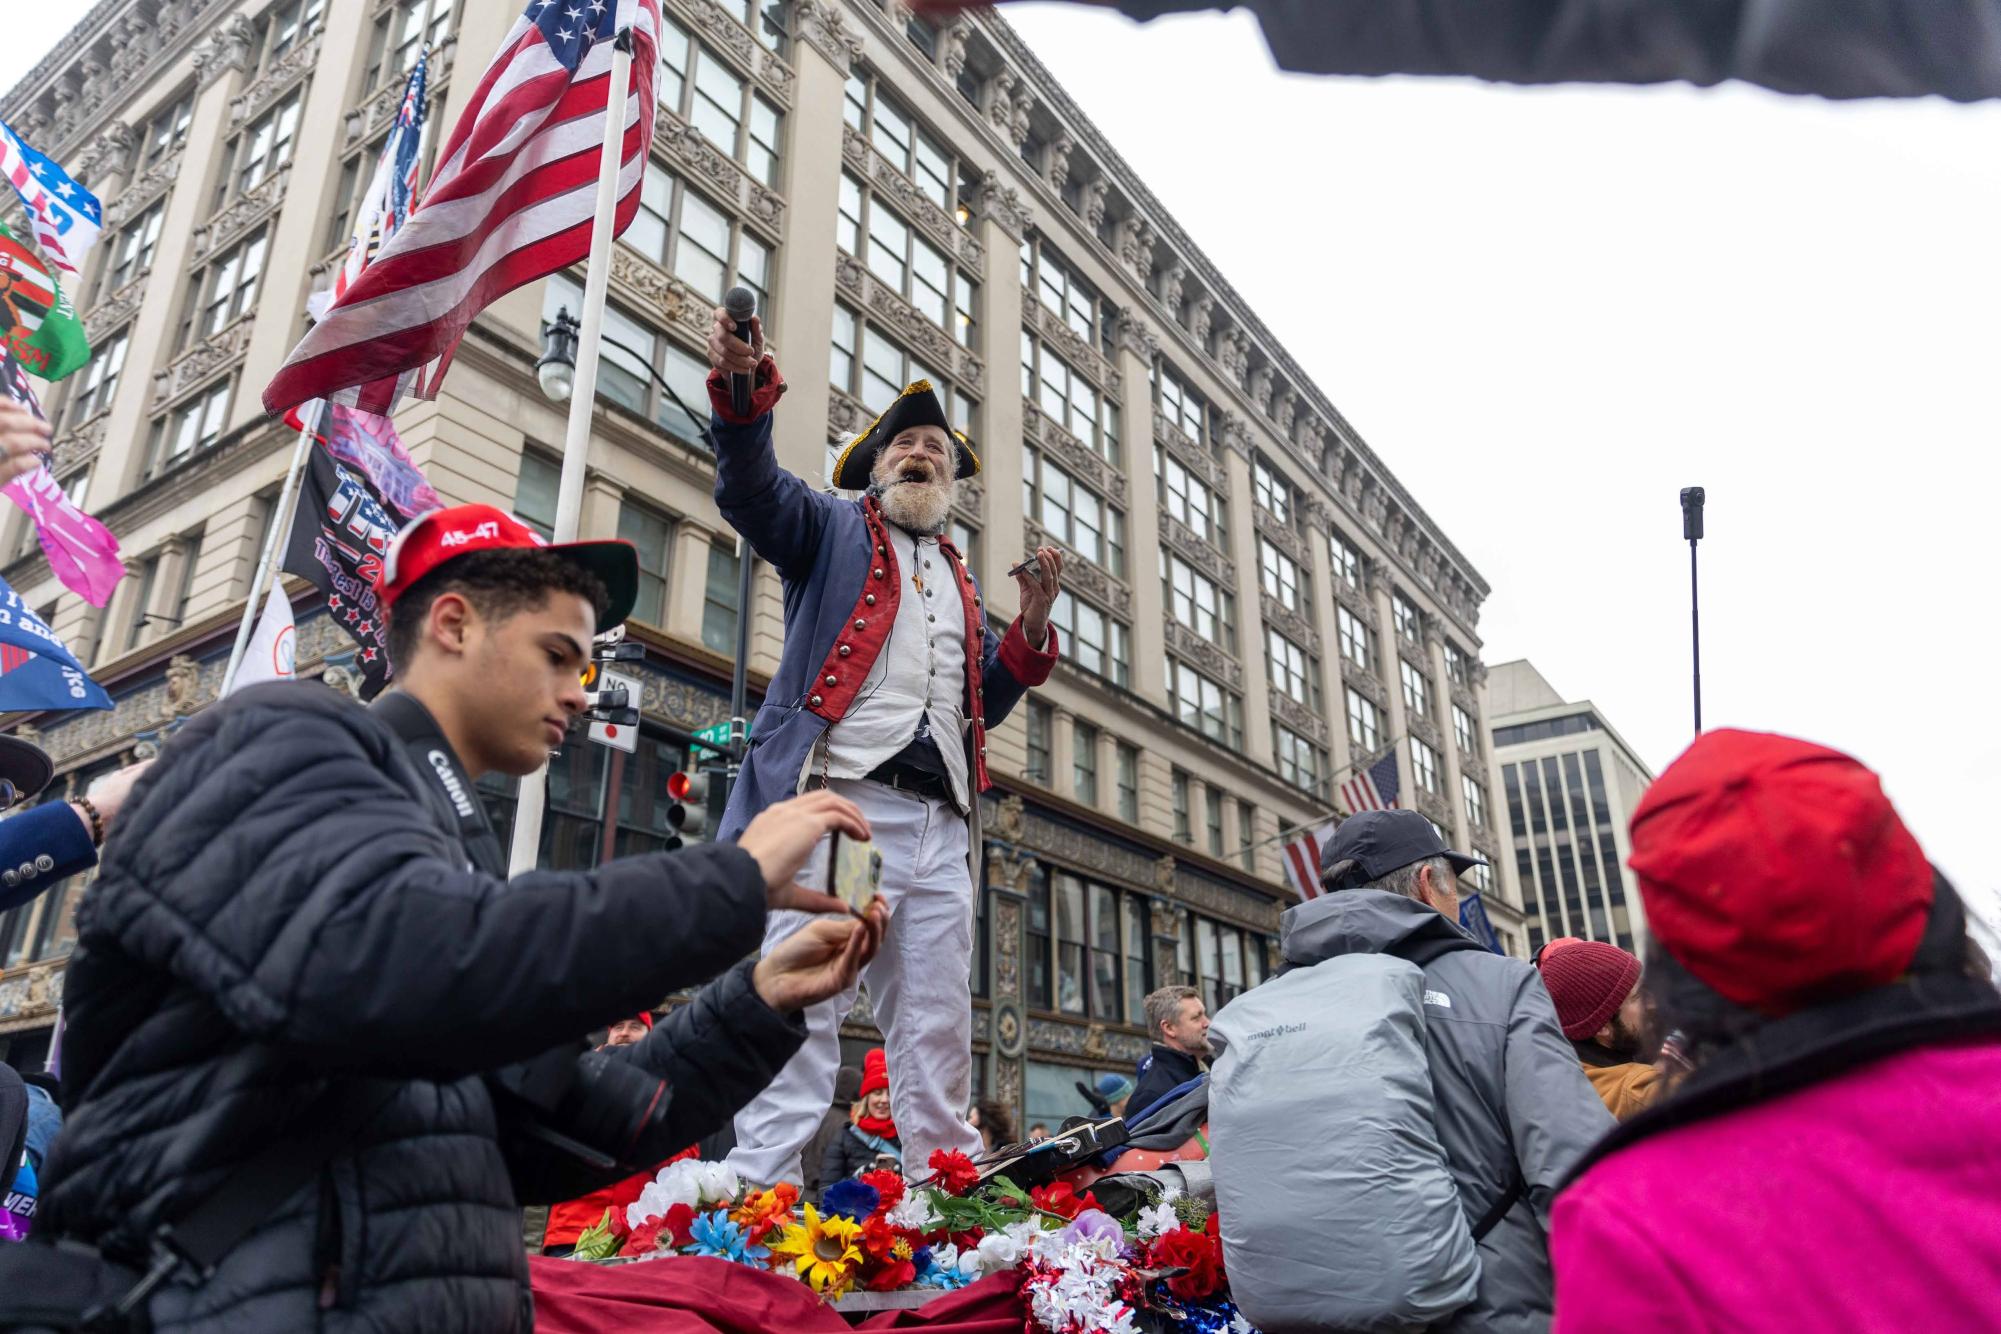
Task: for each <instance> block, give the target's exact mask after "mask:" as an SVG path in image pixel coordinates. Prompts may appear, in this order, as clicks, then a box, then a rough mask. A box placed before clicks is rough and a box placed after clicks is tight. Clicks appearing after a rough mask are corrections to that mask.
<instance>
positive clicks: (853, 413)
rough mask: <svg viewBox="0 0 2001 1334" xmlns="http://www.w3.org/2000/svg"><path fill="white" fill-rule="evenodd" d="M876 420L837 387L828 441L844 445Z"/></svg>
mask: <svg viewBox="0 0 2001 1334" xmlns="http://www.w3.org/2000/svg"><path fill="white" fill-rule="evenodd" d="M874 420H875V414H874V413H871V412H870V411H869V410H868V409H867V408H865V407H863V406H862V404H861V402H860V400H858V399H853V398H849V397H848V396H847V395H846V394H844V393H842V392H841V391H840V390H839V389H836V390H835V391H834V394H833V398H832V400H831V401H830V402H829V403H828V404H827V439H828V442H829V443H831V444H841V445H844V444H846V443H847V442H848V441H850V440H852V439H854V438H855V437H856V436H858V435H860V434H861V433H862V432H863V431H865V430H867V429H868V424H869V423H870V422H872V421H874ZM961 485H962V486H963V483H962V484H961ZM962 494H963V492H962Z"/></svg>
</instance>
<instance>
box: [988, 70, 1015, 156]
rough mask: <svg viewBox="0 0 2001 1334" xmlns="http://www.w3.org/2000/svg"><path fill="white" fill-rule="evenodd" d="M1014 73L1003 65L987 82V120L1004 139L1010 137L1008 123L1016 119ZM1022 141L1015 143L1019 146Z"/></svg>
mask: <svg viewBox="0 0 2001 1334" xmlns="http://www.w3.org/2000/svg"><path fill="white" fill-rule="evenodd" d="M1016 82H1017V80H1016V79H1015V75H1014V71H1013V70H1011V69H1009V68H1008V67H1007V66H1005V65H1002V66H1001V67H1000V68H999V69H997V70H995V71H994V76H993V78H991V79H989V80H987V120H988V122H989V123H991V124H992V125H993V127H994V128H995V129H996V130H999V131H1000V134H1001V137H1002V138H1003V139H1005V138H1007V135H1008V123H1009V122H1010V121H1012V120H1013V119H1014V86H1015V83H1016ZM1020 143H1021V140H1019V139H1016V140H1014V141H1013V144H1014V145H1019V144H1020Z"/></svg>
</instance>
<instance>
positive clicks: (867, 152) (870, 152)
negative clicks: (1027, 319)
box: [841, 125, 986, 271]
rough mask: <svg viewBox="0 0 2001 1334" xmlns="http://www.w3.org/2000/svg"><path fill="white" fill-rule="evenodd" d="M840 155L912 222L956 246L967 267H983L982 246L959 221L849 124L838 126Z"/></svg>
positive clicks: (946, 244)
mask: <svg viewBox="0 0 2001 1334" xmlns="http://www.w3.org/2000/svg"><path fill="white" fill-rule="evenodd" d="M841 156H842V157H844V158H846V159H847V160H848V161H849V162H850V163H852V164H853V165H854V166H856V167H857V168H859V169H860V171H861V173H862V175H864V176H865V177H867V178H868V180H869V182H870V184H871V185H873V186H874V188H875V189H876V190H877V191H879V192H880V193H882V194H883V195H885V196H887V197H888V198H889V199H890V200H891V202H893V203H894V204H895V205H896V206H897V207H898V209H900V210H901V211H902V213H903V215H904V216H905V217H907V218H909V219H911V220H912V221H913V222H915V223H916V224H917V225H918V226H919V227H920V228H922V229H923V230H924V231H927V232H929V233H930V234H931V235H932V236H933V237H934V238H935V239H937V240H939V241H941V242H943V243H944V245H945V248H946V249H948V250H951V249H956V250H957V251H958V253H959V258H960V259H961V260H963V261H964V262H965V263H966V265H967V266H968V267H969V268H972V269H973V270H975V271H978V270H980V269H982V268H984V267H985V263H986V247H985V246H983V245H981V244H980V242H979V240H978V239H977V238H976V237H974V236H973V235H972V233H971V232H969V231H967V230H966V229H965V228H964V227H961V226H960V225H959V220H958V219H957V218H955V217H953V216H952V215H951V214H949V213H947V212H946V211H945V210H944V209H942V208H939V207H938V205H936V204H934V203H932V202H931V197H930V196H929V195H926V194H924V193H923V192H922V191H920V190H919V189H918V188H917V187H916V186H915V185H912V184H911V183H910V178H909V177H908V176H905V175H904V174H903V172H902V171H901V170H899V169H898V168H897V167H896V166H894V165H893V164H891V162H890V161H889V159H888V158H886V157H884V156H883V155H882V154H881V153H879V152H877V151H876V150H875V147H874V145H872V144H870V143H869V142H868V140H866V139H864V138H862V137H861V135H859V134H857V133H855V129H854V127H853V126H852V125H843V126H841Z"/></svg>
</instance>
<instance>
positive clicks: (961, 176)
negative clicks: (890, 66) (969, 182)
mask: <svg viewBox="0 0 2001 1334" xmlns="http://www.w3.org/2000/svg"><path fill="white" fill-rule="evenodd" d="M841 115H842V118H843V119H844V120H846V121H847V123H848V125H849V126H851V127H852V128H853V129H854V130H855V131H856V132H857V133H859V134H861V135H862V136H863V137H864V138H866V139H867V140H868V141H869V143H870V144H872V145H873V146H874V147H875V150H876V151H877V152H878V153H881V154H882V155H883V156H884V157H885V158H888V159H889V162H890V165H891V166H893V167H895V168H896V169H897V170H898V171H900V172H902V173H903V174H904V175H905V176H908V177H909V178H910V180H911V183H912V184H914V185H915V186H916V187H917V189H918V191H919V193H921V194H922V195H923V196H924V197H925V198H926V199H929V200H930V201H931V202H932V203H934V204H936V205H937V206H938V207H939V208H941V209H944V210H945V211H946V212H947V213H949V214H951V215H953V216H954V217H956V218H957V219H958V221H959V224H960V225H961V226H964V225H966V223H967V222H969V221H970V220H971V218H972V202H973V201H972V200H971V199H970V198H969V197H968V196H967V188H966V184H965V173H963V172H961V171H960V169H959V163H958V159H957V158H955V157H954V156H953V155H952V153H951V152H949V151H948V150H947V149H946V147H945V145H944V142H943V141H942V140H940V139H938V138H936V137H935V136H934V135H932V134H931V133H930V131H928V130H926V129H925V128H924V127H923V126H922V125H919V124H918V123H917V121H916V119H915V118H914V117H912V116H911V114H910V113H909V112H908V111H906V110H904V109H903V106H902V105H901V104H900V103H899V102H897V101H896V99H895V98H893V97H891V96H890V95H889V94H887V93H885V92H884V91H883V90H882V88H881V87H880V85H879V83H878V81H877V79H876V77H875V75H873V74H872V73H870V72H869V71H868V70H865V69H863V68H861V67H860V66H857V67H856V68H855V69H854V71H853V72H852V73H850V74H849V75H848V83H847V89H846V92H845V93H844V95H843V99H842V108H841Z"/></svg>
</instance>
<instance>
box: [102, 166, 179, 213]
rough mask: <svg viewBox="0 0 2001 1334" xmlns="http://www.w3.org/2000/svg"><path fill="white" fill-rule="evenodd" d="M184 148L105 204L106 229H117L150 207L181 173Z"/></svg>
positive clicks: (149, 168)
mask: <svg viewBox="0 0 2001 1334" xmlns="http://www.w3.org/2000/svg"><path fill="white" fill-rule="evenodd" d="M184 156H185V153H184V151H183V150H180V149H176V150H175V151H174V152H172V153H169V154H168V155H167V156H166V157H163V158H161V159H160V160H159V161H158V162H155V163H154V164H153V165H152V166H150V167H148V168H147V169H146V170H145V171H144V172H143V173H141V174H140V176H139V179H138V180H136V181H133V182H132V183H131V184H129V185H127V186H126V187H125V188H124V189H123V190H120V191H119V192H118V197H117V198H116V199H113V200H112V201H111V202H110V203H109V204H107V205H105V207H104V230H105V231H107V232H109V231H114V230H116V229H117V228H119V227H122V226H124V225H125V224H126V223H127V222H129V221H130V220H132V219H133V218H136V217H138V216H139V215H140V214H141V213H143V212H145V211H146V209H147V208H149V207H150V206H151V205H152V203H153V201H154V200H156V199H158V198H159V197H160V196H161V195H162V194H164V193H166V190H167V187H168V186H170V185H172V184H173V183H174V181H175V180H176V179H178V178H179V176H180V174H181V159H182V158H183V157H184Z"/></svg>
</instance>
